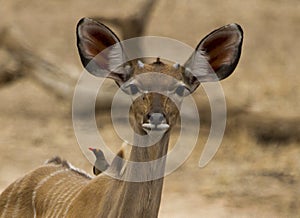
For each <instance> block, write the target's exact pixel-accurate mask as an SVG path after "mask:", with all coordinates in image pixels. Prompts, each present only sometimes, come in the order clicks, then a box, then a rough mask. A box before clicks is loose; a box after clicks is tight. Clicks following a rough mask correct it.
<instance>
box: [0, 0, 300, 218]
mask: <svg viewBox="0 0 300 218" xmlns="http://www.w3.org/2000/svg"><path fill="white" fill-rule="evenodd" d="M140 2H141V1H138V2H137V3H136V2H135V1H133V0H132V3H130V2H128V1H126V2H125V1H119V0H115V1H109V2H108V1H96V0H92V1H88V2H87V1H79V0H75V1H58V0H54V1H49V2H41V1H38V0H28V1H26V2H25V1H20V0H13V1H12V0H10V1H8V0H2V1H0V4H1V8H0V14H1V21H0V28H2V27H4V26H11V28H13V29H14V30H15V31H16V32H19V33H20V34H21V35H22V37H23V38H24V39H25V40H26V41H27V43H28V45H30V46H31V47H33V50H34V51H36V52H37V53H38V54H40V55H42V56H43V57H44V58H46V59H49V60H51V61H53V62H56V63H57V64H58V65H60V66H62V65H64V66H67V68H68V67H69V68H70V69H75V70H76V71H78V72H79V71H80V69H81V66H80V64H79V59H78V57H77V54H76V49H75V42H74V40H75V37H74V32H75V25H76V22H77V21H78V20H79V18H81V17H83V16H94V15H99V14H101V15H103V16H116V15H119V16H126V15H127V14H128V13H132V11H134V10H138V5H139V4H140ZM299 12H300V2H299V1H296V0H290V1H280V0H276V1H274V0H272V1H271V0H265V1H262V0H253V1H238V0H232V1H228V2H224V1H217V0H214V1H211V0H204V1H197V0H183V1H180V0H175V1H172V2H170V1H159V3H158V5H157V6H156V8H155V11H154V12H153V15H152V16H153V17H152V18H151V21H150V23H149V28H148V30H147V33H148V34H150V35H163V36H168V37H172V38H175V39H178V40H180V41H183V42H185V43H187V44H190V45H192V46H196V44H197V43H198V41H199V40H200V39H201V38H202V37H203V36H204V35H205V34H207V33H208V32H209V31H211V30H213V29H214V28H216V27H219V26H222V25H224V24H227V23H231V22H237V23H239V24H241V26H242V27H243V28H244V32H245V41H244V46H243V53H242V58H241V61H240V64H239V65H238V68H237V70H236V72H235V73H234V74H233V76H232V77H230V78H229V79H227V80H225V81H224V82H222V85H223V88H224V92H225V94H226V98H227V104H228V108H229V109H228V122H227V130H226V133H225V137H224V141H223V143H222V146H221V148H220V149H219V151H218V153H217V155H216V156H215V158H214V159H213V161H212V162H210V164H209V165H208V166H206V167H205V168H203V169H200V168H198V166H197V164H198V160H199V157H200V153H201V150H202V147H203V145H204V144H205V140H206V135H205V134H207V132H208V128H209V119H208V118H206V119H203V126H202V127H203V129H202V132H203V134H202V136H203V138H201V139H199V142H198V144H197V147H196V149H195V150H194V152H193V154H192V155H191V157H190V158H189V159H188V160H187V161H186V162H185V164H184V165H183V166H181V167H180V168H179V169H178V170H177V171H176V172H174V173H173V174H171V175H169V176H168V177H166V183H165V188H164V194H163V202H162V208H161V214H160V216H161V217H186V216H188V217H199V216H204V217H299V214H300V207H299V206H300V197H299V196H300V191H299V185H300V167H299V166H300V159H299V157H300V140H299V135H300V130H299V126H300V125H299V124H300V116H299V108H300V101H299V99H300V89H299V83H300V77H299V73H298V69H300V66H299V60H298V59H299V57H298V56H299V55H298V53H299V51H300V43H299V35H300V26H299V23H300V13H299ZM196 96H197V97H198V98H199V99H200V101H199V102H198V103H199V107H201V113H203V115H208V116H209V113H208V111H209V109H207V101H206V99H205V97H204V94H203V92H202V91H201V90H200V91H198V92H197V93H196ZM0 100H1V104H0V111H1V113H0V122H1V126H2V128H1V130H0V136H1V138H0V153H1V162H0V190H3V189H4V188H5V187H6V186H7V185H8V184H9V183H10V182H12V181H13V180H14V179H16V178H18V177H20V176H21V175H22V174H24V173H25V172H27V171H28V170H30V169H32V168H34V167H36V166H38V165H39V164H41V163H42V162H44V160H45V159H47V158H49V157H51V156H54V155H56V154H59V155H62V156H64V157H65V158H66V159H68V160H70V161H71V162H72V163H74V164H75V165H76V166H80V167H82V168H84V169H86V170H87V171H89V172H91V166H90V165H89V163H88V162H87V161H86V159H85V158H84V156H83V155H82V153H81V151H80V149H79V147H78V146H77V145H76V138H75V136H74V133H73V129H72V123H71V116H70V102H63V101H61V100H59V99H57V98H55V97H54V96H52V95H51V94H50V93H49V92H48V91H46V90H43V89H41V88H40V87H39V86H37V85H36V84H34V83H32V81H31V80H30V79H23V80H20V81H19V82H16V83H14V84H12V85H10V86H7V87H5V88H3V89H0ZM98 113H99V116H102V118H103V119H104V120H105V119H107V116H109V113H108V112H107V111H105V110H102V111H99V112H98ZM99 119H100V118H99ZM101 125H103V126H102V128H100V130H102V131H103V133H104V134H105V135H107V136H108V139H107V140H110V141H111V143H112V146H113V147H115V148H116V147H117V145H118V143H117V141H116V138H115V135H114V134H112V133H111V128H112V127H111V126H110V124H109V123H106V122H103V123H102V124H101ZM101 125H100V126H101ZM112 138H113V139H114V140H112Z"/></svg>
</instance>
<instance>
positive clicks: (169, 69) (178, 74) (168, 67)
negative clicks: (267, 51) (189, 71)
mask: <svg viewBox="0 0 300 218" xmlns="http://www.w3.org/2000/svg"><path fill="white" fill-rule="evenodd" d="M147 72H156V73H162V74H165V75H168V76H172V77H174V78H175V79H176V80H182V79H183V74H182V72H183V67H181V66H180V67H178V68H174V63H172V62H165V61H161V60H158V61H156V62H153V63H151V64H146V63H145V64H144V67H143V68H139V67H135V72H134V74H135V75H138V74H142V73H147Z"/></svg>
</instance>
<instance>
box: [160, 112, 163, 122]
mask: <svg viewBox="0 0 300 218" xmlns="http://www.w3.org/2000/svg"><path fill="white" fill-rule="evenodd" d="M163 120H164V115H162V114H161V116H160V117H159V121H160V122H162V121H163Z"/></svg>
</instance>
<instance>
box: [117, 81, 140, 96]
mask: <svg viewBox="0 0 300 218" xmlns="http://www.w3.org/2000/svg"><path fill="white" fill-rule="evenodd" d="M121 89H122V90H123V91H124V92H125V93H126V94H128V95H136V94H138V93H139V92H140V90H139V88H138V87H137V85H135V84H134V83H130V84H127V85H125V86H123V87H121Z"/></svg>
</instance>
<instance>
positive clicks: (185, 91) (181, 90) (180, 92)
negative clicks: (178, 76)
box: [175, 85, 189, 97]
mask: <svg viewBox="0 0 300 218" xmlns="http://www.w3.org/2000/svg"><path fill="white" fill-rule="evenodd" d="M175 93H176V94H177V95H178V96H180V97H184V96H187V95H188V94H189V91H188V89H187V88H186V87H185V86H182V85H180V86H178V87H177V88H176V89H175Z"/></svg>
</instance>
